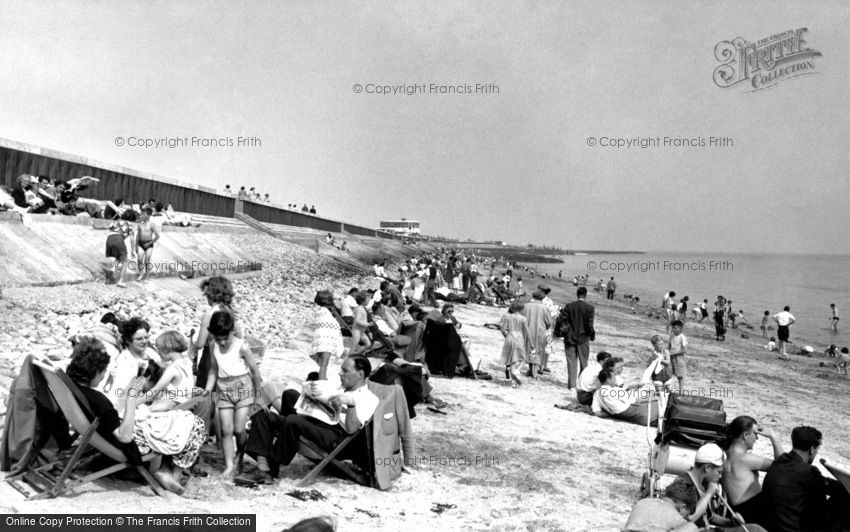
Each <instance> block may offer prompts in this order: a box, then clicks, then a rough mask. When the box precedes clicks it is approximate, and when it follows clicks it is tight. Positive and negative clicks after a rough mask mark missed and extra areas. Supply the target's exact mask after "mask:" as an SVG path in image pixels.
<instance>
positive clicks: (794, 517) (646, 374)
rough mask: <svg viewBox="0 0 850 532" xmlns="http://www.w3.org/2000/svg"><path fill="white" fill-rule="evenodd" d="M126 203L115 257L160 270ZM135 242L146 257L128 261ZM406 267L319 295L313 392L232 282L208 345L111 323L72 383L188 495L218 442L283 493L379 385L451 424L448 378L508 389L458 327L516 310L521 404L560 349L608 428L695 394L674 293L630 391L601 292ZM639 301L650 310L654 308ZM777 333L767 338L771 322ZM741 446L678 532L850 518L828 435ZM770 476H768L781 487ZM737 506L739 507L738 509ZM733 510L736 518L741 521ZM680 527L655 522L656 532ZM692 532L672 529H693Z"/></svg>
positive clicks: (204, 323)
mask: <svg viewBox="0 0 850 532" xmlns="http://www.w3.org/2000/svg"><path fill="white" fill-rule="evenodd" d="M111 203H112V204H111V205H110V206H109V209H111V212H110V214H111V215H112V216H113V217H114V218H116V220H115V222H114V223H113V227H112V234H110V236H109V239H108V243H107V254H108V255H110V256H112V257H114V258H116V260H117V261H118V262H121V261H125V260H126V254H127V252H128V249H130V248H131V247H133V248H136V249H137V251H136V254H137V255H138V256H139V257H140V259H139V260H141V261H142V262H143V263H148V262H149V260H150V256H149V254H148V253H147V252H148V251H150V249H151V248H152V247H153V244H154V243H155V242H156V240H157V239H158V238H159V233H160V231H161V228H158V227H157V226H156V224H155V223H153V222H152V219H153V218H154V215H153V211H154V209H151V208H150V206H149V205H145V206H144V207H143V208H142V219H141V221H138V220H136V219H134V217H133V215H132V214H128V213H134V210H133V209H129V208H127V207H126V206H125V205H124V204H123V202H119V201H116V202H111ZM160 210H161V209H160ZM134 223H135V224H137V225H136V226H135V227H134V226H132V225H131V224H134ZM131 237H132V238H133V239H134V245H133V246H127V244H126V241H127V239H128V238H131ZM329 239H330V240H333V237H332V235H329ZM122 243H123V244H124V246H125V249H123V250H122V249H121V244H122ZM329 243H333V242H329ZM388 269H389V266H388V263H387V262H380V263H377V264H375V266H374V274H375V277H376V278H377V281H376V286H375V287H374V288H363V287H353V288H351V289H350V290H349V291H348V292H347V293H346V294H334V293H333V292H331V291H329V290H322V291H319V292H318V293H317V294H316V296H315V299H314V307H313V310H314V312H313V316H312V319H311V322H310V324H309V327H310V329H311V331H312V341H311V343H310V347H309V350H308V353H307V356H309V358H310V359H311V360H312V361H313V362H314V363H315V371H312V372H310V373H309V374H308V375H307V376H306V379H305V380H304V383H303V385H302V387H301V389H300V390H293V389H289V390H283V389H282V386H280V385H279V384H278V383H269V382H267V381H266V380H264V379H263V376H262V375H261V372H260V370H259V367H258V365H257V363H256V360H255V358H254V352H253V350H252V349H251V347H250V344H249V342H248V339H247V338H246V335H245V333H244V331H243V330H242V328H241V327H240V324H239V321H240V320H239V317H238V316H237V314H236V313H235V311H234V309H233V300H234V298H235V297H236V294H235V292H234V290H233V286H232V284H231V283H230V281H229V280H227V278H225V277H221V276H218V277H211V278H208V279H206V280H205V281H204V283H203V284H202V291H203V295H204V296H205V298H206V300H207V304H208V307H207V308H206V310H205V311H204V313H203V314H202V315H201V316H200V317H199V320H198V328H197V331H198V332H197V334H190V335H188V336H184V335H183V334H181V333H180V332H178V331H175V330H165V331H161V332H159V334H157V335H156V336H155V339H154V340H153V341H151V338H152V337H151V331H150V327H149V325H148V324H147V322H146V321H145V320H144V319H143V318H142V317H132V318H130V319H126V320H118V319H117V318H116V317H115V316H114V315H111V314H106V315H105V316H104V317H103V320H102V321H103V323H102V325H101V326H99V327H98V328H97V330H93V331H86V332H84V333H82V334H81V335H79V336H78V337H76V338H74V342H75V347H74V350H73V354H72V355H71V358H70V363H69V365H68V369H67V372H68V375H69V377H70V378H71V379H72V380H73V381H74V382H75V383H76V384H77V385H78V386H79V387H80V389H81V390H83V393H84V394H85V395H86V397H87V399H88V400H89V402H90V403H91V404H92V405H96V406H95V408H96V409H97V412H98V415H100V416H101V417H102V419H104V420H106V421H105V422H102V423H101V425H100V426H99V427H98V431H99V432H100V433H101V434H102V435H103V436H104V437H105V438H109V439H110V440H111V441H114V442H115V444H116V445H118V446H120V447H121V448H122V449H123V450H124V451H125V453H126V454H127V455H128V456H133V457H135V456H139V455H141V454H145V453H147V452H150V451H154V452H158V453H159V454H161V455H163V457H164V459H163V460H161V461H160V463H158V464H156V466H155V468H154V469H155V476H156V478H157V479H158V480H159V481H160V482H161V483H162V485H163V486H165V487H166V488H168V489H170V490H172V491H175V492H178V493H179V492H181V491H182V489H183V487H182V483H183V482H184V481H185V478H184V476H183V475H182V471H184V470H188V471H192V470H193V466H195V463H196V461H197V459H198V456H199V449H200V447H201V446H202V445H203V444H204V442H208V441H211V440H212V438H215V439H216V443H217V444H218V445H219V448H220V450H221V453H222V456H223V461H224V468H223V471H222V475H223V476H224V477H225V478H227V479H231V480H233V481H234V482H235V483H236V484H238V485H243V486H255V485H257V484H266V483H272V482H275V478H276V477H278V476H279V475H280V471H281V468H283V467H286V466H288V465H289V464H290V463H291V462H292V460H293V458H294V457H295V455H296V454H297V453H298V450H299V441H300V439H301V438H302V437H304V438H307V439H309V440H311V441H313V442H315V443H316V444H317V445H319V446H320V447H322V448H324V449H326V450H328V451H330V450H332V449H333V448H334V447H335V446H336V445H337V444H338V443H339V442H340V441H342V440H343V439H344V438H346V437H347V436H348V435H350V434H353V433H356V432H357V431H358V430H359V429H360V428H361V427H362V426H363V424H364V423H365V422H366V421H368V420H369V419H370V418H371V417H372V414H373V413H374V412H375V410H376V408H377V407H378V403H379V399H378V397H377V396H375V394H374V393H373V392H371V391H370V390H369V388H368V386H367V381H369V380H370V379H371V380H375V381H376V382H377V381H379V380H382V379H383V380H384V382H395V383H400V384H402V386H403V389H404V391H405V394H406V399H407V403H408V407H409V409H410V412H411V417H412V415H414V414H415V412H414V410H413V407H414V406H415V405H417V404H419V403H424V404H427V405H429V408H433V409H434V410H436V411H443V410H442V409H443V408H444V407H445V406H446V405H445V402H443V401H441V400H440V399H438V398H436V397H435V396H434V394H433V382H432V380H431V377H432V376H435V375H442V376H444V377H448V378H453V377H455V376H465V377H470V378H478V379H484V380H486V379H489V378H491V377H490V376H489V375H488V374H486V372H482V371H480V369H479V367H478V365H476V364H475V358H477V357H475V356H474V354H473V350H472V346H471V345H470V339H469V338H468V337H466V336H464V335H463V334H462V333H461V330H462V324H461V323H460V322H459V320H458V319H457V317H456V316H455V314H454V310H455V305H457V304H471V303H478V304H484V305H494V306H501V307H503V308H504V311H505V314H504V315H503V316H502V317H501V319H500V320H499V323H498V324H493V325H494V327H493V328H494V329H498V331H499V332H500V334H501V335H502V337H503V339H504V341H503V344H502V350H501V357H500V359H499V361H500V365H501V366H503V367H504V371H505V374H504V377H505V379H506V381H508V382H509V383H510V384H511V386H512V387H513V388H519V387H520V386H522V384H523V381H522V379H521V378H520V376H521V375H520V374H521V373H524V375H525V376H527V377H530V378H532V379H537V378H539V377H540V376H541V375H547V374H549V375H551V373H552V372H551V370H550V369H549V360H550V357H551V356H552V355H553V354H554V353H555V345H556V343H558V342H563V345H564V351H565V355H566V360H567V374H566V375H565V380H566V383H565V384H566V388H567V389H568V390H575V401H576V403H578V404H579V405H582V407H583V408H586V409H587V410H588V411H589V412H591V413H593V414H595V415H597V416H603V417H612V418H616V419H621V420H624V421H627V422H630V423H636V424H640V425H649V424H654V423H655V422H657V420H658V417H659V415H660V414H663V412H659V403H658V401H657V400H656V398H657V395H658V394H659V393H673V392H675V391H678V393H679V394H680V395H681V394H683V393H684V392H685V378H686V377H687V375H688V373H687V364H686V357H687V352H688V347H689V343H688V339H687V337H686V336H685V334H684V333H683V329H684V326H685V322H686V320H687V319H688V316H689V314H688V310H689V309H688V302H689V299H688V297H684V298H681V299H679V300H678V301H677V300H676V299H675V298H676V294H675V292H672V291H670V292H668V293H667V294H665V296H664V298H663V302H662V307H661V308H662V313H663V315H664V316H665V317H666V323H667V336H666V337H663V336H661V335H659V334H657V335H654V336H652V338H651V339H650V349H648V350H647V354H646V361H645V362H646V363H645V365H644V369H643V371H642V375H641V378H640V380H639V381H638V382H635V383H626V382H625V380H624V378H623V376H622V375H623V368H624V360H623V358H622V357H618V356H614V355H612V354H611V353H608V352H605V351H601V352H598V353H597V354H596V355H595V357H594V360H592V361H591V360H589V359H590V354H591V348H590V344H591V342H594V341H595V340H596V330H595V326H594V321H595V307H594V305H592V304H590V303H589V302H588V301H587V295H588V291H587V287H586V284H587V283H586V279H578V278H576V283H574V284H576V285H577V290H576V297H575V300H574V301H571V302H569V303H567V304H565V305H563V306H561V305H558V304H556V303H555V302H554V301H553V300H552V299H551V298H550V297H549V294H550V293H551V289H550V287H549V286H547V285H546V284H537V285H536V287H535V288H534V289H532V290H531V294H530V297H526V298H524V297H523V294H524V292H525V291H524V290H523V286H522V283H523V274H524V275H526V281H527V279H528V277H530V276H531V275H532V272H529V271H528V270H527V269H522V268H521V267H519V266H518V265H516V264H511V263H509V262H507V261H501V260H496V259H493V258H489V257H483V256H479V255H476V254H474V253H467V252H462V251H457V250H439V251H437V252H434V253H429V254H426V255H422V256H419V257H414V258H411V259H410V260H408V261H406V262H404V263H403V264H400V265H398V268H397V269H396V271H395V272H392V273H391V272H389V271H388ZM121 275H122V277H120V279H121V280H119V283H120V282H123V273H122V274H121ZM559 276H560V275H559ZM598 288H599V290H600V291H603V292H604V293H605V295H606V298H608V299H613V297H614V294H615V291H616V288H617V286H616V283H615V282H614V279H613V277H612V278H611V279H609V280H608V281H607V282H600V284H599V285H598ZM626 298H627V299H628V300H630V301H631V302H632V303H633V304H634V303H636V301H637V298H636V297H633V296H626ZM707 303H708V300H704V301H703V303H702V304H698V305H697V306H696V307H695V308H693V309H691V315H692V316H693V319H696V320H699V321H702V320H704V319H705V318H706V317H708V312H707V307H706V305H707ZM423 307H424V308H423ZM429 308H430V310H429ZM731 309H732V302H731V301H727V300H726V299H725V298H723V297H722V296H718V298H717V301H716V302H715V311H714V312H715V314H714V319H715V326H716V327H717V331H716V332H717V340H718V341H722V339H723V334H721V326H722V327H723V328H724V331H723V332H724V334H725V326H726V325H727V324H731V326H736V325H739V324H740V323H746V322H745V321H743V316H742V314H743V313H742V312H739V313H737V314H736V315H733V314H731ZM733 316H734V317H733ZM767 317H768V316H767V315H766V317H765V320H766V319H767ZM836 317H837V316H836ZM773 320H774V322H775V323H776V324H777V326H778V327H780V329H779V336H780V338H781V339H783V340H784V341H787V339H788V334H787V329H788V327H789V326H791V325H792V324H793V323H794V317H793V316H792V315H790V309H789V308H787V307H786V309H785V310H784V311H783V312H782V313H778V314H776V315H775V316H773ZM762 328H763V331H765V332H766V330H767V327H766V321H763V322H762ZM783 328H784V330H783ZM831 348H832V351H833V354H834V355H835V357H836V358H837V359H838V360H841V356H842V355H846V359H847V360H850V355H848V354H847V353H846V351H847V349H846V348H845V349H844V350H842V351H843V352H842V353H838V350H837V348H835V346H831ZM370 359H371V360H370ZM376 359H377V362H376V361H375V360H376ZM845 371H846V361H845ZM335 374H338V375H339V381H338V382H336V381H335V379H333V375H335ZM163 427H168V428H167V430H166V429H165V428H163ZM249 428H250V430H249ZM152 435H157V437H156V438H153V437H152ZM727 435H728V438H727V440H728V441H726V442H725V443H724V445H723V448H722V449H721V448H720V447H718V446H717V445H714V444H709V445H705V446H703V447H701V448H700V449H699V450H698V451H697V453H696V459H695V463H694V466H693V468H691V469H690V470H689V472H688V473H687V475H683V476H681V477H679V478H678V479H676V481H674V482H673V484H671V485H670V486H669V487H668V488H667V490H666V491H665V495H666V497H667V502H668V503H669V507H670V508H672V511H673V513H674V514H675V515H676V516H677V517H676V519H678V520H679V521H677V522H678V525H676V526H681V525H684V524H687V523H696V524H697V526H716V527H727V528H729V529H730V530H731V529H734V527H735V526H738V525H743V526H746V527H747V529H748V530H759V528H758V527H759V526H763V527H764V529H766V530H771V531H774V530H780V531H782V530H803V529H807V528H805V527H806V526H808V524H810V523H821V521H822V520H824V519H840V518H841V517H840V515H841V512H840V509H841V508H842V506H840V504H839V503H843V502H844V501H845V498H846V494H845V493H843V492H841V491H840V490H838V489H837V487H836V485H835V484H834V483H833V482H830V481H827V480H825V479H824V478H823V477H821V476H820V473H819V472H818V470H817V468H814V467H812V466H811V464H812V461H813V460H814V457H815V455H816V454H817V451H818V448H819V446H820V444H821V440H822V435H821V433H820V432H819V431H817V430H816V429H813V428H811V427H798V428H797V429H795V430H794V432H793V433H792V447H793V449H792V450H791V451H790V452H788V453H784V452H783V450H782V447H781V444H780V441H779V439H778V437H776V436H775V435H774V434H773V433H772V432H770V431H769V430H766V429H765V430H762V429H760V428H759V427H758V425H757V423H756V422H755V420H754V419H752V418H750V417H747V416H742V417H739V418H736V419H735V420H734V421H733V422H732V423H731V424H730V425H729V427H728V428H727ZM759 435H762V436H765V437H768V438H769V439H770V440H771V443H772V445H773V449H774V459H773V460H770V459H766V458H761V457H758V456H755V455H754V454H752V452H751V451H752V448H753V443H754V442H755V439H756V438H758V436H759ZM358 445H359V444H358ZM724 451H725V452H724ZM365 453H366V450H365V447H362V446H359V447H357V448H356V449H355V451H354V452H353V453H352V459H353V460H354V462H355V464H357V463H360V464H362V463H364V460H365ZM246 455H247V456H250V457H251V458H252V459H253V460H254V461H255V462H256V465H257V467H256V470H254V471H253V472H250V473H246V472H245V471H244V469H243V462H244V458H245V456H246ZM405 458H409V457H405ZM195 469H197V468H195ZM759 472H765V473H766V475H765V479H764V483H763V484H760V483H759V478H758V476H759ZM721 486H722V489H721ZM720 493H725V495H724V496H723V498H721V497H720V495H718V494H720ZM828 496H830V497H831V498H828ZM662 502H663V501H662ZM724 502H725V503H728V505H729V509H728V510H725V511H724V510H723V508H721V506H723V504H724ZM648 504H656V503H643V502H641V503H638V506H636V508H635V512H633V517H634V519H630V522H632V521H637V520H640V519H647V518H646V517H645V515H644V514H642V513H641V511H639V510H640V509H641V508H643V506H646V505H648ZM653 509H654V510H657V507H655V506H653ZM651 513H652V512H651ZM662 513H663V512H661V513H659V512H654V514H653V517H652V519H656V518H658V517H659V516H660V515H661V514H662ZM676 526H670V527H669V528H667V529H669V530H673V529H676V530H685V529H687V528H676ZM628 527H629V525H627V529H631V528H628ZM634 529H635V530H639V529H641V528H634ZM811 529H816V528H814V525H812V528H811Z"/></svg>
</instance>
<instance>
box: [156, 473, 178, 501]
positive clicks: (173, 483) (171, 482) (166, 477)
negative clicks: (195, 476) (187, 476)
mask: <svg viewBox="0 0 850 532" xmlns="http://www.w3.org/2000/svg"><path fill="white" fill-rule="evenodd" d="M153 476H154V477H155V478H156V479H157V480H158V481H159V483H160V484H162V487H163V488H165V489H167V490H168V491H170V492H173V493H176V494H177V495H182V494H183V486H181V485H180V483H179V482H177V480H175V478H174V477H173V476H172V475H171V474H170V473H167V472H165V471H163V470H161V469H160V470H159V471H156V472H154V474H153Z"/></svg>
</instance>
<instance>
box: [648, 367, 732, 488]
mask: <svg viewBox="0 0 850 532" xmlns="http://www.w3.org/2000/svg"><path fill="white" fill-rule="evenodd" d="M658 384H660V383H657V384H656V389H657V390H658V411H659V412H661V413H662V414H661V415H660V416H659V417H658V424H657V425H658V426H657V427H655V428H653V427H651V426H649V425H647V427H646V440H647V443H648V444H649V469H648V471H646V472H645V473H644V474H643V477H642V478H641V485H640V490H641V497H654V496H656V492H657V491H658V489H659V486H658V483H659V481H660V480H661V476H662V475H664V474H671V475H679V474H682V473H684V472H685V471H687V470H689V469H690V468H691V467H693V465H694V458H695V457H696V452H697V449H698V448H699V447H701V446H702V445H705V444H706V443H719V442H720V441H722V440H723V438H724V435H723V434H724V430H725V428H726V412H725V411H724V410H723V402H722V401H720V400H719V399H712V398H708V397H699V396H693V395H678V394H673V393H667V392H666V391H664V389H663V387H662V386H660V385H658ZM647 417H648V418H649V417H650V416H647Z"/></svg>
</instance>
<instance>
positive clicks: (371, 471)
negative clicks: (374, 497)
mask: <svg viewBox="0 0 850 532" xmlns="http://www.w3.org/2000/svg"><path fill="white" fill-rule="evenodd" d="M364 431H365V432H364ZM361 432H364V435H365V436H366V452H367V453H368V455H369V467H368V470H367V471H365V472H362V473H361V472H359V471H358V470H357V469H359V468H357V469H355V468H354V467H352V466H351V465H349V464H347V463H345V462H343V461H342V460H337V459H336V457H337V456H338V455H339V453H341V452H342V451H343V450H344V449H345V448H346V447H348V444H350V443H351V442H352V441H354V439H355V438H356V437H357V436H358V434H360V433H361ZM298 453H299V454H301V455H302V456H304V457H306V458H308V459H310V460H313V461H314V462H318V463H317V464H316V465H315V466H314V467H313V468H312V469H311V470H310V472H309V473H307V474H306V475H305V476H304V478H302V479H301V480H299V481H298V484H297V485H298V486H299V487H304V486H308V485H310V484H312V483H313V482H314V481H315V480H316V477H318V476H319V473H321V472H322V470H323V469H325V467H327V466H328V465H329V464H333V466H334V467H335V468H336V469H337V470H339V471H340V472H342V473H343V474H345V476H347V477H348V478H350V479H351V480H353V481H355V482H357V483H358V484H360V485H362V486H368V487H370V488H375V487H377V484H376V482H375V450H374V443H373V439H372V420H371V419H370V420H369V421H367V422H366V423H364V424H363V427H361V428H360V430H358V431H357V432H355V433H354V434H349V435H348V436H346V437H345V439H344V440H342V441H341V442H340V443H339V444H338V445H337V446H336V447H335V448H334V450H333V451H331V452H327V451H325V450H324V449H322V448H320V447H319V446H318V445H316V444H315V443H313V442H312V441H310V440H308V439H307V438H304V437H302V438H301V441H300V445H299V447H298Z"/></svg>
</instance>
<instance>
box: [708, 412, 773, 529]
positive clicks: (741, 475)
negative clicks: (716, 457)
mask: <svg viewBox="0 0 850 532" xmlns="http://www.w3.org/2000/svg"><path fill="white" fill-rule="evenodd" d="M759 434H761V435H762V436H766V437H768V438H770V442H771V444H773V458H772V459H771V458H763V457H761V456H758V455H757V454H753V452H752V450H753V446H754V445H755V443H756V440H758V438H759ZM724 447H725V448H726V453H727V458H728V459H727V461H726V463H725V464H724V465H723V470H724V473H723V479H722V481H721V484H722V485H723V489H724V490H726V495H727V496H728V498H729V503H730V504H731V505H732V508H733V509H734V510H735V511H736V512H738V513H740V514H741V515H743V516H744V519H746V520H747V522H750V523H759V522H762V521H763V519H762V507H761V484H759V472H760V471H767V470H768V469H769V468H770V466H771V464H773V460H775V459H777V458H779V457H780V456H782V453H783V451H782V443H781V442H780V441H779V438H778V437H777V436H776V435H775V434H774V433H773V431H771V430H770V429H762V428H761V427H759V426H758V424H757V423H756V420H755V419H753V418H751V417H750V416H738V417H736V418H735V419H734V420H732V423H729V425H728V426H727V427H726V441H725V442H724Z"/></svg>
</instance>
